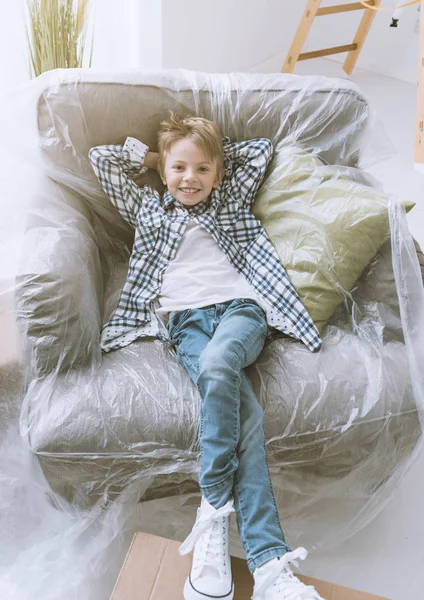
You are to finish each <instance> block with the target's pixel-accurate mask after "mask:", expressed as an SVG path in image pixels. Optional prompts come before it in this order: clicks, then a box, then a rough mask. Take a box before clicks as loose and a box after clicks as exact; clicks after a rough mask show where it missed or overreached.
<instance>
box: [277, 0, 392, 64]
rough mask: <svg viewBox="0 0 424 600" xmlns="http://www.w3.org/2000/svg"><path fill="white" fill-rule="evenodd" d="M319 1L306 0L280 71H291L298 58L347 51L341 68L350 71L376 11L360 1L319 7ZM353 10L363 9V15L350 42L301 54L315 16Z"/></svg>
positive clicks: (372, 2)
mask: <svg viewBox="0 0 424 600" xmlns="http://www.w3.org/2000/svg"><path fill="white" fill-rule="evenodd" d="M321 2H322V0H308V5H307V7H306V9H305V12H304V13H303V16H302V19H301V21H300V23H299V28H298V30H297V32H296V35H295V36H294V39H293V43H292V45H291V48H290V50H289V53H288V54H287V58H286V62H285V63H284V66H283V68H282V69H281V72H282V73H293V70H294V68H295V66H296V63H297V61H298V60H308V59H310V58H318V57H319V56H329V55H330V54H340V53H342V52H348V55H347V57H346V60H345V62H344V65H343V69H344V71H345V72H346V73H347V74H348V75H350V74H351V73H352V71H353V69H354V67H355V64H356V61H357V60H358V56H359V54H360V52H361V50H362V46H363V45H364V42H365V40H366V38H367V35H368V32H369V30H370V27H371V24H372V22H373V20H374V17H375V15H376V11H375V10H370V9H368V8H365V7H364V5H363V4H361V3H360V2H351V3H350V4H338V5H337V6H328V7H325V8H320V5H321ZM380 3H381V0H369V2H368V4H369V5H370V6H379V4H380ZM353 10H363V11H364V15H363V16H362V19H361V22H360V23H359V27H358V29H357V31H356V34H355V37H354V39H353V42H352V43H351V44H346V45H344V46H334V47H332V48H324V49H323V50H315V51H314V52H304V53H302V54H301V52H302V48H303V44H304V43H305V40H306V38H307V36H308V33H309V30H310V28H311V26H312V23H313V21H314V19H315V17H323V16H325V15H333V14H335V13H344V12H351V11H353Z"/></svg>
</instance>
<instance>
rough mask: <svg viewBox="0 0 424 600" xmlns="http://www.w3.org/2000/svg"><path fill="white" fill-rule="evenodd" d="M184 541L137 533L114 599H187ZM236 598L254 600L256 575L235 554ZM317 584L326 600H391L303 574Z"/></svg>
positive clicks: (188, 560)
mask: <svg viewBox="0 0 424 600" xmlns="http://www.w3.org/2000/svg"><path fill="white" fill-rule="evenodd" d="M179 545H180V542H175V541H173V540H168V539H166V538H163V537H158V536H154V535H150V534H147V533H136V534H135V535H134V538H133V541H132V543H131V546H130V549H129V550H128V554H127V557H126V559H125V562H124V565H123V567H122V569H121V572H120V574H119V577H118V580H117V582H116V585H115V589H114V590H113V593H112V596H111V598H110V600H183V588H184V582H185V580H186V577H187V575H188V574H189V572H190V568H191V561H192V554H188V555H186V556H180V555H179V553H178V547H179ZM231 565H232V570H233V577H234V600H250V598H251V596H252V593H253V577H252V575H251V573H250V571H249V569H248V567H247V562H246V561H245V560H243V559H241V558H236V557H234V556H232V557H231ZM299 579H301V580H302V581H303V582H304V583H306V584H309V585H313V586H315V588H316V589H317V591H318V592H319V593H320V594H321V596H322V597H323V598H325V600H388V599H387V598H382V597H381V596H374V595H372V594H367V593H365V592H360V591H357V590H352V589H349V588H346V587H343V586H340V585H335V584H333V583H327V582H325V581H321V580H319V579H313V578H312V577H305V576H303V575H299Z"/></svg>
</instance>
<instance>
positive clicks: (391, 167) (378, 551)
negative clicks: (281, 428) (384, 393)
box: [296, 59, 424, 600]
mask: <svg viewBox="0 0 424 600" xmlns="http://www.w3.org/2000/svg"><path fill="white" fill-rule="evenodd" d="M307 63H309V64H307ZM313 63H315V64H313ZM296 73H297V74H300V75H302V74H321V75H328V76H338V77H340V76H343V71H342V69H341V65H340V64H339V63H337V62H335V61H331V60H325V59H318V60H315V61H305V62H304V63H300V64H299V65H298V66H297V67H296ZM350 80H351V81H353V82H354V83H355V84H357V85H358V86H359V87H360V89H361V90H362V91H363V93H364V94H365V96H366V97H367V98H368V99H369V101H370V103H371V105H372V106H374V108H375V110H376V114H377V117H378V119H379V120H380V121H381V124H382V125H383V127H384V129H385V130H386V132H387V134H388V135H389V137H390V138H391V141H392V142H393V145H394V147H395V148H396V154H395V155H394V156H393V157H392V158H390V159H389V160H386V161H384V162H382V163H380V164H376V165H374V166H372V167H369V168H368V170H369V171H370V172H371V173H372V174H373V175H374V176H376V177H378V179H379V180H380V181H382V182H383V184H384V187H385V190H386V191H388V192H391V193H396V194H398V195H400V196H401V197H404V198H408V199H411V200H413V201H414V202H416V206H415V208H414V209H413V210H412V211H411V212H410V213H409V215H408V223H409V228H410V231H411V233H412V235H413V236H414V237H415V239H416V240H417V241H418V242H419V243H420V245H421V247H422V248H424V175H422V174H420V173H418V172H417V171H415V170H414V165H413V162H414V142H415V106H416V87H415V86H414V85H412V84H408V83H404V82H401V81H399V80H397V79H392V78H390V77H384V76H381V75H376V74H375V73H371V72H367V71H363V70H357V71H355V72H354V73H353V74H352V76H351V77H350ZM423 474H424V454H421V455H420V456H418V458H417V460H416V461H415V463H414V464H413V465H412V467H411V468H410V470H409V472H408V473H407V474H406V476H405V478H404V480H403V482H402V484H401V486H400V487H399V488H398V489H397V491H396V492H395V494H394V496H393V498H392V500H391V502H390V504H389V505H388V506H387V507H386V508H385V509H383V511H382V512H381V513H380V515H379V516H378V517H377V518H376V519H375V520H374V521H373V522H372V523H371V524H369V525H368V526H366V527H365V528H364V529H363V530H362V531H360V532H359V533H358V534H356V535H355V536H354V537H353V538H351V539H350V540H348V541H347V542H346V543H344V544H343V545H342V546H341V547H338V548H337V549H336V550H334V551H333V552H330V551H328V552H325V553H323V554H321V555H318V554H316V555H315V554H312V555H311V556H310V557H308V561H307V567H306V566H305V572H307V573H308V574H309V575H312V576H316V577H319V578H321V579H326V580H329V581H334V582H335V583H340V584H342V585H346V586H349V587H353V588H357V589H362V590H366V591H368V592H370V593H374V594H379V595H381V596H383V597H387V598H389V599H390V600H422V598H423V597H424V544H423V539H424V518H423V509H422V506H423V497H424V476H423Z"/></svg>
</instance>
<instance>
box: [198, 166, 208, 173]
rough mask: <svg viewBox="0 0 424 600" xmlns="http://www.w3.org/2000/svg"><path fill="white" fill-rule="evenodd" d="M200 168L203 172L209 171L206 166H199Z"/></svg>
mask: <svg viewBox="0 0 424 600" xmlns="http://www.w3.org/2000/svg"><path fill="white" fill-rule="evenodd" d="M200 170H201V171H203V173H207V172H208V171H209V169H208V167H200Z"/></svg>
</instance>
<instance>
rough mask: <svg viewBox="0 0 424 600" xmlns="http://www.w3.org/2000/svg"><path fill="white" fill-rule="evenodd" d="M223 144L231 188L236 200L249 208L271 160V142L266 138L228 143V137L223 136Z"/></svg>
mask: <svg viewBox="0 0 424 600" xmlns="http://www.w3.org/2000/svg"><path fill="white" fill-rule="evenodd" d="M223 146H224V157H225V163H226V164H225V166H226V174H227V177H229V178H230V186H231V190H232V192H233V194H234V195H236V198H237V201H238V202H239V203H240V204H241V205H242V206H243V207H244V208H248V209H249V208H250V207H251V205H252V204H253V202H254V200H255V196H256V192H257V191H258V188H259V186H260V185H261V183H262V180H263V178H264V175H265V173H266V170H267V168H268V165H269V163H270V162H271V159H272V154H273V147H272V143H271V141H270V140H268V139H266V138H255V139H253V140H248V141H245V142H235V143H230V140H229V138H225V139H224V142H223Z"/></svg>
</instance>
